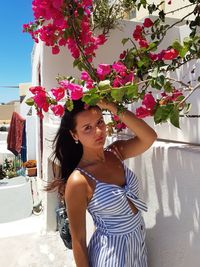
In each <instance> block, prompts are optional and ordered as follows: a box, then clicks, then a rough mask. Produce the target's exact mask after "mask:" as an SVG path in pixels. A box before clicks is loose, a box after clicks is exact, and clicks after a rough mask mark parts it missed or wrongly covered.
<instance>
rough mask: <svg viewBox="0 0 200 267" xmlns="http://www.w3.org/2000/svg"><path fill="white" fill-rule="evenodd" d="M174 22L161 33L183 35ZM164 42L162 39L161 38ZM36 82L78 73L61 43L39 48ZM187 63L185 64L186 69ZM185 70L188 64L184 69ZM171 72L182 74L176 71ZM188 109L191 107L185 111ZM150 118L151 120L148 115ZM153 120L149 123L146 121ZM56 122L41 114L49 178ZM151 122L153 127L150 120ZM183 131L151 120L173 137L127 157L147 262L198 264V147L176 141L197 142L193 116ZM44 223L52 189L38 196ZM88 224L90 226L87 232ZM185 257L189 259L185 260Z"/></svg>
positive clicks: (109, 56) (127, 28)
mask: <svg viewBox="0 0 200 267" xmlns="http://www.w3.org/2000/svg"><path fill="white" fill-rule="evenodd" d="M134 25H135V22H134V21H126V22H124V32H122V31H119V30H115V31H114V32H112V33H111V38H110V39H109V41H108V42H107V44H106V45H105V46H104V47H101V48H100V49H99V51H98V53H97V59H96V60H95V62H96V63H111V62H113V60H114V59H117V56H118V55H119V54H120V53H121V51H122V49H123V48H122V46H121V45H120V42H119V40H121V39H122V38H123V37H127V36H130V35H132V31H133V28H134ZM181 33H182V34H180V31H179V28H176V29H175V30H174V31H173V32H171V33H170V35H169V36H168V38H167V41H170V39H174V37H175V36H176V37H177V38H179V39H180V38H183V35H186V33H187V32H186V31H185V30H184V28H183V27H182V28H181ZM165 45H166V44H165ZM40 53H41V54H40V58H41V61H40V62H41V73H42V85H43V86H45V87H46V88H47V89H48V90H50V89H51V88H52V87H54V86H56V80H55V77H56V75H57V74H58V73H59V74H60V75H78V71H77V70H74V69H73V68H72V58H71V57H70V55H69V53H68V52H67V50H66V49H63V50H62V52H61V54H59V55H57V56H53V55H51V50H50V49H49V48H46V47H45V48H44V47H43V48H41V50H40ZM187 68H190V66H186V69H187ZM187 73H188V69H187ZM177 75H182V74H181V72H179V73H178V74H177ZM191 101H192V103H193V109H194V110H195V112H196V111H197V112H199V98H197V95H196V96H194V97H192V98H191ZM191 112H193V110H192V111H191ZM148 122H149V123H150V124H152V121H151V120H148ZM152 125H153V124H152ZM57 127H58V121H57V120H52V119H51V118H50V116H46V117H45V120H44V140H43V141H44V155H43V170H44V173H43V174H44V175H43V179H44V180H46V181H50V180H51V179H52V172H51V169H50V165H49V159H48V158H49V155H50V153H51V148H50V147H49V146H50V145H51V142H50V141H49V139H51V138H52V137H53V135H54V134H55V131H56V129H57ZM153 127H155V126H154V125H153ZM181 127H182V129H183V131H181V130H177V129H176V128H174V127H173V126H170V125H167V124H165V125H162V126H156V127H155V129H156V131H157V132H158V135H159V137H160V138H164V139H168V140H173V142H175V143H174V144H175V145H172V143H170V142H169V143H163V142H161V143H160V142H156V143H155V145H154V146H153V148H152V149H150V150H149V151H148V152H146V153H145V154H143V155H142V156H141V157H137V158H135V159H134V160H131V161H129V162H128V164H129V165H130V167H131V168H132V169H135V171H136V173H137V174H138V176H139V177H140V181H141V189H143V190H142V192H144V198H145V199H146V200H147V202H148V205H149V212H148V213H147V214H145V221H146V225H147V245H148V250H149V266H150V267H161V266H162V267H171V266H176V267H179V266H180V267H186V266H188V265H189V263H190V266H198V263H199V260H200V258H199V257H200V256H199V253H198V250H199V248H200V238H199V233H200V230H199V210H200V200H199V197H200V194H199V188H200V179H199V171H200V170H199V165H198V162H199V156H200V153H199V152H200V151H199V147H198V146H196V147H193V146H191V145H188V146H186V145H182V146H181V145H180V144H178V143H176V142H179V141H183V142H190V143H198V144H199V143H200V142H199V140H200V134H199V127H200V126H199V123H198V121H197V120H189V119H183V120H182V121H181ZM44 201H45V202H44V206H45V212H46V213H45V214H46V217H45V218H46V229H47V230H55V208H56V203H57V199H56V195H55V194H46V195H45V197H44ZM91 231H93V229H92V228H91V226H90V232H91ZM191 261H192V262H193V263H194V265H191Z"/></svg>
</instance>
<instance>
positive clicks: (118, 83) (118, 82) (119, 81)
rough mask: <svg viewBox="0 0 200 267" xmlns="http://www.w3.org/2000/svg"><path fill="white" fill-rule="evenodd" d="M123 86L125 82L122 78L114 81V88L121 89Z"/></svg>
mask: <svg viewBox="0 0 200 267" xmlns="http://www.w3.org/2000/svg"><path fill="white" fill-rule="evenodd" d="M122 85H123V80H122V78H121V77H116V78H115V79H114V80H113V84H112V86H113V87H120V86H122Z"/></svg>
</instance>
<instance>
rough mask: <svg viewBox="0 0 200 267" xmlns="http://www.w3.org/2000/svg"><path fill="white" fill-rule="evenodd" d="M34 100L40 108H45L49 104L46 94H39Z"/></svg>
mask: <svg viewBox="0 0 200 267" xmlns="http://www.w3.org/2000/svg"><path fill="white" fill-rule="evenodd" d="M33 100H34V102H35V103H36V104H37V106H38V108H43V106H44V105H45V104H46V103H47V97H46V92H40V93H37V94H36V95H35V96H34V97H33Z"/></svg>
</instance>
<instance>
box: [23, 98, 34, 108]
mask: <svg viewBox="0 0 200 267" xmlns="http://www.w3.org/2000/svg"><path fill="white" fill-rule="evenodd" d="M25 103H26V104H27V105H28V106H33V105H34V100H33V98H32V97H30V98H28V99H27V100H26V101H25Z"/></svg>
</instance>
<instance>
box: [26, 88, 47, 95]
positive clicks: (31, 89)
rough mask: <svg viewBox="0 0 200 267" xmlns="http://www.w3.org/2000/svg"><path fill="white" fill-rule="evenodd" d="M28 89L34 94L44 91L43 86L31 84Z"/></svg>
mask: <svg viewBox="0 0 200 267" xmlns="http://www.w3.org/2000/svg"><path fill="white" fill-rule="evenodd" d="M29 91H30V92H31V93H32V94H33V95H36V94H38V93H40V92H45V88H44V87H42V86H32V87H30V88H29Z"/></svg>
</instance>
